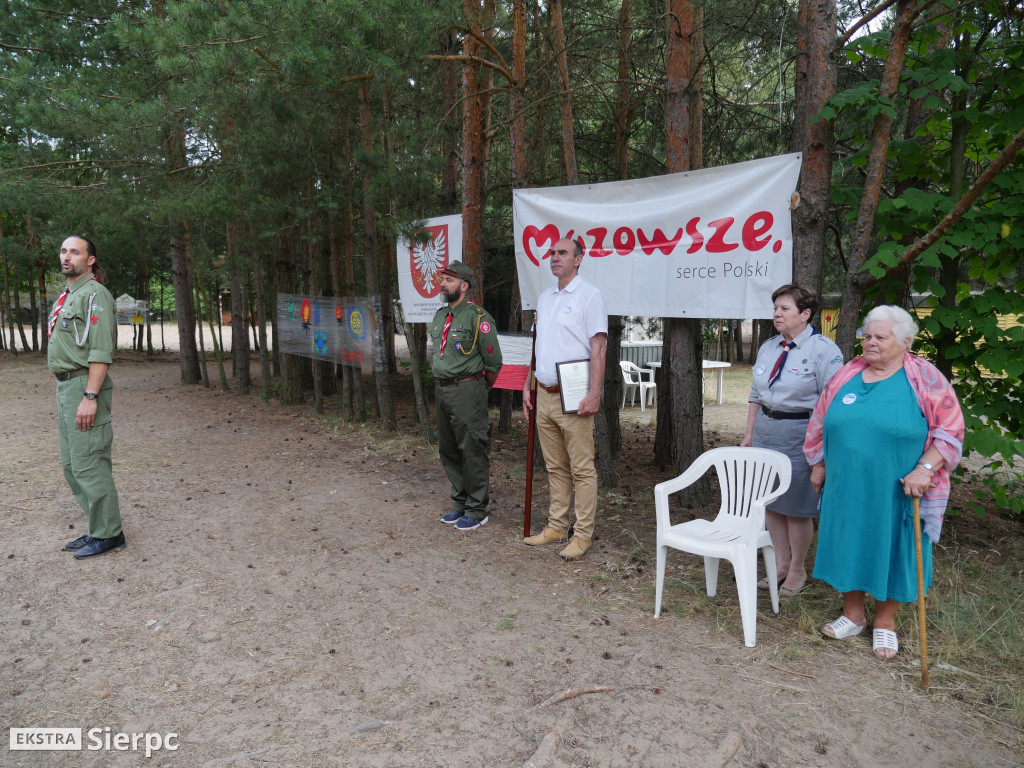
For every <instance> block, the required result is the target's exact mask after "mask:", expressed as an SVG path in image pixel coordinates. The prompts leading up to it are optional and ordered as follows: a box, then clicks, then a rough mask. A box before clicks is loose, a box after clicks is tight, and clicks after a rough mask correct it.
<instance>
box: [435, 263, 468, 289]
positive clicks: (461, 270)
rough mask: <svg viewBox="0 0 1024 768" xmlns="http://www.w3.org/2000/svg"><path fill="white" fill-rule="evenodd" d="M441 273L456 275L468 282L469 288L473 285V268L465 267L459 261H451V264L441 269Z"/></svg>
mask: <svg viewBox="0 0 1024 768" xmlns="http://www.w3.org/2000/svg"><path fill="white" fill-rule="evenodd" d="M441 274H443V275H451V276H452V277H457V278H459V279H460V280H465V281H466V282H467V283H469V287H470V288H472V287H473V270H472V269H470V268H469V267H467V266H466V265H465V264H463V263H462V262H461V261H453V262H452V263H451V264H449V265H448V266H447V267H445V268H444V269H443V270H441Z"/></svg>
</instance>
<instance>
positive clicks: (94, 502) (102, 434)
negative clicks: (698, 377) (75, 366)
mask: <svg viewBox="0 0 1024 768" xmlns="http://www.w3.org/2000/svg"><path fill="white" fill-rule="evenodd" d="M87 381H88V377H86V376H79V377H77V378H74V379H68V380H67V381H59V382H57V422H58V427H59V434H60V460H61V463H62V464H63V465H64V477H65V478H67V481H68V485H69V486H71V492H72V493H73V494H75V498H76V499H78V504H79V505H80V506H81V507H82V509H83V510H84V511H85V514H86V515H87V516H88V518H89V535H90V536H92V537H93V538H94V539H110V538H113V537H114V536H117V534H119V533H121V507H120V505H119V504H118V501H117V489H116V488H115V487H114V474H113V462H112V461H111V458H110V446H111V444H112V443H113V441H114V426H113V424H111V423H110V407H111V405H112V403H113V394H114V384H113V382H112V381H111V380H110V377H109V376H108V377H107V378H106V380H105V381H104V382H103V387H102V388H101V389H100V391H99V393H98V394H99V397H97V398H96V404H97V408H96V424H95V425H94V426H93V427H92V429H88V430H81V429H79V428H78V427H77V426H76V425H75V416H76V414H77V413H78V406H79V404H80V403H81V402H82V395H83V393H84V392H85V385H86V383H87Z"/></svg>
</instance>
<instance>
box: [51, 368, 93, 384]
mask: <svg viewBox="0 0 1024 768" xmlns="http://www.w3.org/2000/svg"><path fill="white" fill-rule="evenodd" d="M53 375H54V376H56V377H57V381H68V380H69V379H75V378H78V377H79V376H88V375H89V369H88V368H76V369H75V370H73V371H64V373H55V374H53Z"/></svg>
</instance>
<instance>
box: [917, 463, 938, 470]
mask: <svg viewBox="0 0 1024 768" xmlns="http://www.w3.org/2000/svg"><path fill="white" fill-rule="evenodd" d="M917 466H919V467H924V468H925V469H927V470H928V471H929V472H935V467H933V466H932V465H931V464H930V463H929V462H927V461H919V462H917Z"/></svg>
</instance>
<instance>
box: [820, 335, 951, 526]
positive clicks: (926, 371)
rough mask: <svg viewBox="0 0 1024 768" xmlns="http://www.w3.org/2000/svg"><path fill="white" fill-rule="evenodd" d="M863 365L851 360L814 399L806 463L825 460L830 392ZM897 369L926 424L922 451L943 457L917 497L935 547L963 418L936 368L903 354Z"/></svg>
mask: <svg viewBox="0 0 1024 768" xmlns="http://www.w3.org/2000/svg"><path fill="white" fill-rule="evenodd" d="M867 367H868V364H867V363H866V362H865V361H864V358H863V357H858V358H856V359H854V360H851V361H850V362H848V363H847V364H846V365H844V366H843V367H842V368H840V369H839V371H838V372H837V373H836V375H835V376H833V377H832V380H831V381H829V383H828V384H827V385H826V387H825V391H824V392H822V393H821V397H820V398H818V404H817V405H816V406H814V411H813V413H812V414H811V420H810V422H809V424H808V426H807V437H806V438H805V439H804V455H805V456H806V457H807V462H808V463H809V464H812V465H813V464H817V463H819V462H821V461H823V460H824V458H825V443H824V438H823V428H824V423H825V413H826V411H828V409H829V406H830V405H832V400H833V399H834V398H835V396H836V392H838V391H839V390H840V389H841V388H842V386H843V385H844V384H846V382H848V381H849V380H850V379H852V378H853V377H854V376H856V375H857V374H858V373H861V372H862V371H863V370H864V369H865V368H867ZM903 370H904V371H906V373H907V380H908V381H909V382H910V387H911V389H913V390H914V395H916V396H917V402H918V404H919V405H920V406H921V412H922V413H923V414H924V418H925V421H926V422H927V424H928V437H927V438H926V439H925V444H924V450H925V451H927V450H928V449H929V448H930V447H932V445H934V446H935V449H936V450H937V451H938V452H939V453H940V454H942V458H943V459H945V463H944V464H943V465H942V468H941V469H940V470H938V472H936V474H935V477H934V478H933V480H932V482H933V483H934V486H933V487H932V488H929V489H928V492H927V493H925V495H924V496H923V497H922V498H921V519H922V521H923V525H924V530H925V533H927V534H928V538H929V539H930V540H931V541H932V543H935V542H937V541H938V540H939V534H940V533H941V531H942V518H943V515H944V514H945V512H946V504H947V502H948V501H949V473H950V472H952V471H953V470H954V469H955V468H956V465H957V464H959V463H960V455H961V453H962V452H963V443H964V416H963V412H961V410H960V403H959V402H958V401H957V399H956V393H955V392H953V388H952V387H951V386H950V385H949V382H948V381H947V380H946V377H945V376H943V375H942V373H941V372H940V371H939V369H938V368H936V367H935V366H934V365H932V364H931V363H929V362H928V361H927V360H924V359H922V358H920V357H918V356H917V355H914V354H911V353H909V352H908V353H907V356H906V357H904V358H903ZM922 452H923V451H922Z"/></svg>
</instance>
